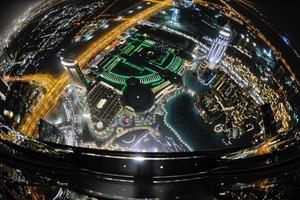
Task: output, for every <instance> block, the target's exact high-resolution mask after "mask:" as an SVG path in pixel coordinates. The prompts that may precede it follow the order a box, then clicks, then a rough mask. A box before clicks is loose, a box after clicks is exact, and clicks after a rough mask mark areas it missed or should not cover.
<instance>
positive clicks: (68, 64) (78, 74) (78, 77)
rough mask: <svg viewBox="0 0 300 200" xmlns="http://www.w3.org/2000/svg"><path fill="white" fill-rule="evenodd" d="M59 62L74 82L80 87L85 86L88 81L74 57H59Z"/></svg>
mask: <svg viewBox="0 0 300 200" xmlns="http://www.w3.org/2000/svg"><path fill="white" fill-rule="evenodd" d="M61 64H62V65H63V66H64V67H65V68H66V70H67V71H68V73H69V75H70V76H71V77H72V79H73V81H74V83H75V84H76V85H77V86H79V87H82V88H87V87H88V83H87V81H86V79H85V77H84V74H83V73H82V71H81V69H80V67H79V65H78V63H77V61H76V60H74V59H66V58H62V59H61Z"/></svg>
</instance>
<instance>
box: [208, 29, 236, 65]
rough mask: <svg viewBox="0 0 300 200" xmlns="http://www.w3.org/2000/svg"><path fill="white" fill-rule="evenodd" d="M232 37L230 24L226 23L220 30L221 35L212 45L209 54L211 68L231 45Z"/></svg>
mask: <svg viewBox="0 0 300 200" xmlns="http://www.w3.org/2000/svg"><path fill="white" fill-rule="evenodd" d="M230 39H231V29H230V27H229V25H226V26H224V27H223V28H222V29H221V30H220V32H219V36H218V37H217V38H216V39H215V40H214V42H213V45H212V46H211V48H210V50H209V53H208V55H207V60H208V61H209V68H212V69H213V68H215V66H216V65H217V64H219V62H220V61H221V60H222V58H223V56H224V54H225V51H226V49H227V47H228V45H229V42H230Z"/></svg>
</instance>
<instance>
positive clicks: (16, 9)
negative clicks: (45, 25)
mask: <svg viewBox="0 0 300 200" xmlns="http://www.w3.org/2000/svg"><path fill="white" fill-rule="evenodd" d="M38 1H39V0H0V9H1V12H0V29H5V28H6V27H7V25H8V24H9V23H11V22H12V21H13V19H14V18H15V17H16V16H18V15H20V14H22V13H24V11H25V10H26V8H27V7H28V6H29V5H31V4H33V3H35V2H38ZM252 1H254V2H257V4H258V7H259V8H261V9H262V10H263V11H264V13H265V14H266V15H267V16H268V17H269V19H271V20H272V22H273V23H274V24H276V25H278V28H279V29H280V30H281V31H284V32H287V33H289V36H290V39H291V40H292V41H294V45H295V46H297V47H298V49H299V48H300V14H299V13H300V11H299V10H300V1H297V0H285V1H283V0H252ZM0 32H2V31H1V30H0Z"/></svg>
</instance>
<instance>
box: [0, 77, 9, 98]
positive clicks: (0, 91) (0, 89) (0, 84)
mask: <svg viewBox="0 0 300 200" xmlns="http://www.w3.org/2000/svg"><path fill="white" fill-rule="evenodd" d="M8 91H9V87H8V85H7V83H6V82H5V81H4V80H3V79H2V78H0V99H1V100H5V99H6V95H7V93H8Z"/></svg>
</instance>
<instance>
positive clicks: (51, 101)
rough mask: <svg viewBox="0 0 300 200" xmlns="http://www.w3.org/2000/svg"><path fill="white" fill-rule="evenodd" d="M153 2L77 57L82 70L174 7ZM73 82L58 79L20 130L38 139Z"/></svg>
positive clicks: (63, 77)
mask: <svg viewBox="0 0 300 200" xmlns="http://www.w3.org/2000/svg"><path fill="white" fill-rule="evenodd" d="M151 2H153V3H152V4H151V6H150V7H148V8H146V9H145V10H143V11H141V12H139V13H137V14H136V15H133V16H131V17H130V18H128V19H127V20H124V21H122V22H120V24H118V25H117V26H116V27H114V28H113V29H112V30H110V31H108V32H107V33H106V34H105V35H104V36H102V37H100V38H98V39H97V40H96V41H95V42H93V43H92V44H90V45H89V47H88V48H87V49H86V50H84V51H83V52H82V53H81V54H79V55H78V56H77V57H76V60H77V61H78V64H79V66H80V67H81V68H84V67H85V66H86V64H87V63H88V62H89V61H90V60H91V59H92V58H93V57H94V56H96V55H97V53H99V52H100V51H101V50H103V49H104V48H105V47H107V46H108V45H109V44H110V43H111V42H112V41H113V40H115V39H116V38H118V37H119V36H120V35H121V34H122V33H123V32H124V31H126V30H127V29H129V28H130V27H133V26H135V25H136V24H137V22H139V21H140V20H144V19H146V18H148V17H150V16H151V15H153V14H155V13H156V12H158V11H160V10H162V9H164V8H166V7H168V6H170V5H172V1H171V0H165V1H151ZM71 82H72V80H71V77H70V76H69V75H68V73H67V72H63V73H62V74H61V75H60V76H59V77H58V79H57V81H56V83H55V84H54V85H53V87H52V88H51V89H50V90H49V91H48V92H47V94H46V95H45V96H44V97H43V98H42V99H41V100H40V101H39V103H38V105H36V106H35V107H34V108H33V110H32V112H31V113H33V114H29V115H28V116H26V120H25V121H23V122H22V124H21V125H20V127H19V130H20V131H21V132H23V133H24V134H26V135H27V136H30V137H35V138H36V137H37V134H36V132H37V127H38V124H39V121H40V119H42V118H44V117H45V116H46V115H47V113H48V112H49V111H51V109H52V108H53V107H54V106H55V105H56V104H57V102H58V101H59V99H60V95H61V93H62V92H63V91H64V89H65V88H66V86H67V85H68V84H70V83H71Z"/></svg>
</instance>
